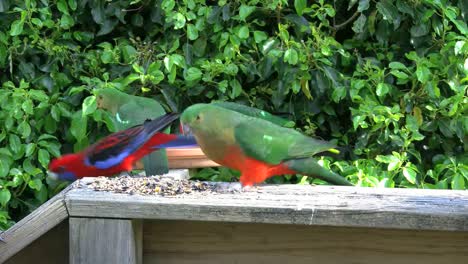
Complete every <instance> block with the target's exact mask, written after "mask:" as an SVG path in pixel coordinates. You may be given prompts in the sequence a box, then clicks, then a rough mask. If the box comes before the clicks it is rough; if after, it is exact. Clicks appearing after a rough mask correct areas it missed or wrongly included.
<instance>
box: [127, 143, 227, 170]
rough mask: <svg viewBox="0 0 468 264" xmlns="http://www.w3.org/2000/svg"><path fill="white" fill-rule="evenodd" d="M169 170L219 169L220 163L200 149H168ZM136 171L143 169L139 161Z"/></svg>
mask: <svg viewBox="0 0 468 264" xmlns="http://www.w3.org/2000/svg"><path fill="white" fill-rule="evenodd" d="M166 153H167V160H168V162H169V168H171V169H191V168H206V167H219V166H221V165H219V164H218V163H216V162H214V161H212V160H210V159H208V158H207V157H206V155H205V153H203V151H202V150H201V149H200V147H192V148H174V149H166ZM135 169H143V163H142V162H141V161H138V162H137V163H136V166H135Z"/></svg>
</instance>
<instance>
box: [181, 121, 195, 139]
mask: <svg viewBox="0 0 468 264" xmlns="http://www.w3.org/2000/svg"><path fill="white" fill-rule="evenodd" d="M180 132H182V134H183V135H185V136H189V135H192V129H191V128H190V127H189V126H188V125H187V124H184V123H180Z"/></svg>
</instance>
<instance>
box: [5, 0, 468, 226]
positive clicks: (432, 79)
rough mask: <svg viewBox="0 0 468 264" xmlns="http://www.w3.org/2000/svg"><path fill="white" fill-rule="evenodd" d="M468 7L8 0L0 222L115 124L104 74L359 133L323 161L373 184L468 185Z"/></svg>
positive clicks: (166, 96)
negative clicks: (103, 91) (65, 158)
mask: <svg viewBox="0 0 468 264" xmlns="http://www.w3.org/2000/svg"><path fill="white" fill-rule="evenodd" d="M467 16H468V3H467V1H444V0H438V1H437V0H421V1H404V0H382V1H369V0H359V1H357V0H353V1H349V2H348V1H324V0H320V1H305V0H295V1H284V0H271V1H257V0H251V1H247V0H238V1H226V0H219V1H204V0H183V1H175V0H163V1H160V0H119V1H104V0H97V1H87V0H82V1H76V0H58V1H47V0H40V1H37V0H27V1H12V0H0V83H1V85H2V89H1V91H0V127H1V133H0V158H1V159H0V186H1V187H0V229H5V228H7V227H8V226H10V225H11V224H12V223H13V221H16V220H18V219H20V218H21V217H22V216H24V215H25V214H27V213H28V212H29V211H31V210H33V209H34V208H35V207H37V206H38V205H40V204H41V203H43V202H44V201H45V200H46V199H47V198H48V197H50V196H52V195H54V194H55V193H56V192H58V191H59V190H60V189H61V188H63V186H64V185H65V184H66V183H59V182H51V181H49V180H46V177H45V170H46V167H47V164H48V162H49V160H50V159H51V158H52V157H56V156H59V155H60V154H61V153H66V152H71V151H77V150H80V149H82V148H83V147H84V146H86V145H88V144H89V143H91V142H94V141H95V140H96V139H97V138H99V137H100V136H102V135H103V134H105V133H108V131H113V130H114V128H113V127H112V122H109V121H110V118H109V116H108V115H107V114H106V113H104V112H102V111H100V110H98V109H96V102H95V98H94V96H93V94H92V89H93V88H102V87H115V88H119V89H123V90H125V91H126V92H128V93H132V94H138V95H143V96H148V97H154V98H156V99H158V100H160V101H161V102H163V103H165V105H166V107H167V108H168V110H169V109H172V110H178V111H181V110H183V109H184V108H185V107H186V106H188V105H190V104H193V103H196V102H209V101H211V100H229V101H237V102H241V103H245V104H248V105H252V106H256V107H259V108H263V109H266V110H269V111H271V112H275V113H285V114H287V115H288V116H289V117H290V118H292V119H294V120H295V121H296V124H297V129H300V130H302V131H303V132H304V133H306V134H309V135H315V136H317V137H321V138H324V139H327V140H333V141H335V142H337V143H338V144H339V145H340V146H344V147H346V148H345V149H344V151H343V152H342V155H341V156H339V157H326V158H323V159H322V164H323V165H324V166H326V167H331V169H333V170H335V171H336V172H338V173H340V174H342V175H344V176H347V177H348V178H349V179H350V180H351V181H353V182H354V183H356V184H358V185H361V186H385V187H418V188H444V189H445V188H453V189H465V188H466V186H467V180H468V167H467V164H468V163H467V155H466V149H467V140H466V131H467V130H468V116H467V105H468V104H467V101H468V100H467V96H466V95H467V83H468V76H467V74H468V38H467V36H468V27H467V24H466V21H467ZM232 175H233V174H232V171H230V170H227V169H220V170H214V169H205V170H202V171H201V172H200V173H199V175H198V177H201V178H206V179H212V180H213V179H215V180H216V179H218V180H219V179H225V180H229V179H230V178H231V177H232ZM273 181H275V182H282V181H289V182H293V183H306V182H311V181H312V179H309V178H307V177H301V176H289V177H278V178H274V179H273ZM315 182H318V181H315Z"/></svg>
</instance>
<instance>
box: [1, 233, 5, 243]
mask: <svg viewBox="0 0 468 264" xmlns="http://www.w3.org/2000/svg"><path fill="white" fill-rule="evenodd" d="M2 235H3V232H1V233H0V242H2V243H6V241H5V240H4V239H3V237H2Z"/></svg>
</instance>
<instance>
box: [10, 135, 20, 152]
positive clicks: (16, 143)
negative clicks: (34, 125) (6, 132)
mask: <svg viewBox="0 0 468 264" xmlns="http://www.w3.org/2000/svg"><path fill="white" fill-rule="evenodd" d="M8 142H9V145H10V149H11V150H12V151H13V153H18V152H19V151H20V149H21V140H20V138H19V137H18V136H17V135H15V134H10V137H9V140H8Z"/></svg>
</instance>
